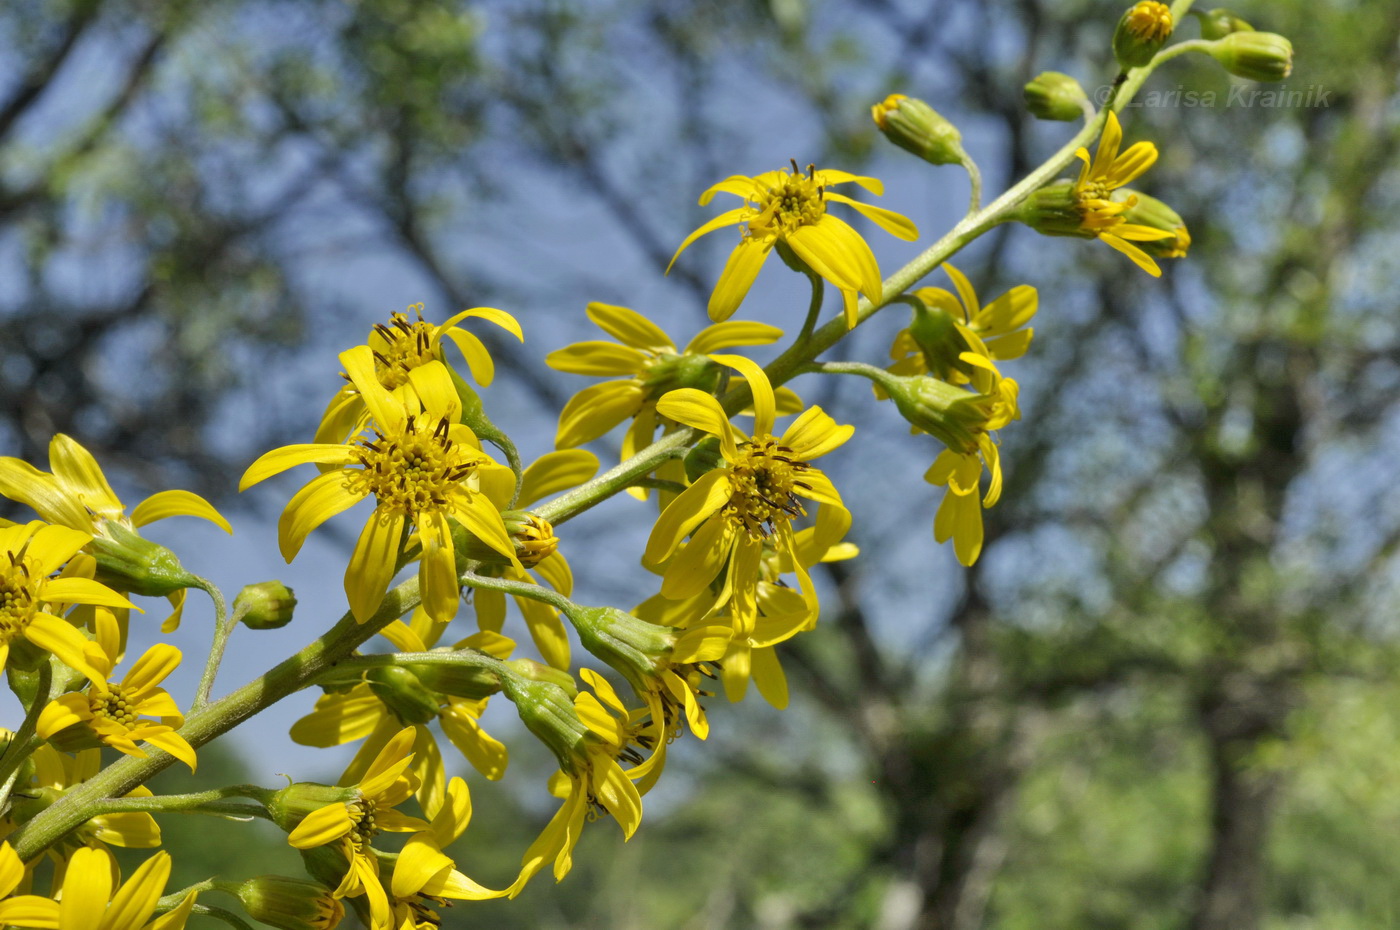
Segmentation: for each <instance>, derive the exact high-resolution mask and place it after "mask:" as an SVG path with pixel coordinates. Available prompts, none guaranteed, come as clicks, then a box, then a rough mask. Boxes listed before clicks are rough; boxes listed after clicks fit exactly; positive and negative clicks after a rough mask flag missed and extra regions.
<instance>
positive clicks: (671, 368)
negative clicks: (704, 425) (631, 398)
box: [642, 355, 726, 398]
mask: <svg viewBox="0 0 1400 930" xmlns="http://www.w3.org/2000/svg"><path fill="white" fill-rule="evenodd" d="M725 375H726V371H725V368H724V366H723V365H720V364H719V363H718V362H715V361H712V360H711V359H710V357H709V356H708V355H667V356H663V357H662V358H661V360H659V361H657V362H654V363H653V364H652V365H651V366H650V367H649V368H647V373H646V375H645V376H644V377H643V379H642V380H643V381H644V382H645V383H646V386H647V393H648V396H650V397H653V398H656V397H661V396H662V395H664V394H666V393H667V392H668V391H674V390H677V389H679V388H687V387H688V388H695V389H696V390H697V391H704V392H705V393H706V394H713V393H714V392H715V391H716V390H717V389H718V388H719V384H720V381H721V380H723V378H724V377H725Z"/></svg>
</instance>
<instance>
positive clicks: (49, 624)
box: [24, 614, 106, 687]
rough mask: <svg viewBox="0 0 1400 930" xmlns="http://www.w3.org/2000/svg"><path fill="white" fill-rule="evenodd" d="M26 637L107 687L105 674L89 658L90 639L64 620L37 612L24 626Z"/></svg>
mask: <svg viewBox="0 0 1400 930" xmlns="http://www.w3.org/2000/svg"><path fill="white" fill-rule="evenodd" d="M24 638H25V639H27V640H29V641H30V642H31V643H33V644H34V645H36V646H38V647H39V648H40V649H43V650H44V651H45V652H51V653H53V654H54V655H56V656H58V658H59V659H60V660H61V661H62V662H63V664H64V665H67V666H68V667H69V668H71V669H73V670H75V671H78V672H81V673H82V674H83V675H85V676H87V678H88V679H90V680H91V681H93V682H95V683H97V684H98V687H106V682H105V676H104V675H102V674H100V673H99V671H98V670H97V669H95V668H93V667H92V664H91V663H89V662H88V660H87V654H86V646H87V644H88V639H87V638H86V637H85V636H83V634H81V633H79V632H78V631H77V630H76V629H74V628H73V627H71V626H69V625H68V624H67V623H65V622H64V621H62V620H60V619H58V618H57V617H51V616H49V615H48V614H35V615H34V616H33V617H31V618H30V620H29V623H28V625H26V626H25V628H24Z"/></svg>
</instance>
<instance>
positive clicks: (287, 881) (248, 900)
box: [220, 875, 345, 930]
mask: <svg viewBox="0 0 1400 930" xmlns="http://www.w3.org/2000/svg"><path fill="white" fill-rule="evenodd" d="M220 887H221V888H222V887H225V886H220ZM227 890H229V891H231V892H233V893H234V894H236V895H238V900H239V901H241V902H243V909H244V910H245V911H247V912H248V916H249V917H251V918H253V919H254V920H257V921H261V922H262V923H265V924H267V925H269V926H272V927H276V928H278V930H332V928H334V927H336V926H337V925H339V924H340V921H341V920H342V919H344V917H345V907H344V905H342V904H341V903H340V901H338V900H336V897H335V895H333V894H331V890H330V889H329V888H327V887H326V886H325V885H323V884H321V883H320V882H314V881H311V880H309V879H305V878H286V877H283V876H281V875H259V876H257V877H256V878H250V879H248V880H247V881H246V882H243V883H242V884H240V885H236V886H229V887H228V888H227Z"/></svg>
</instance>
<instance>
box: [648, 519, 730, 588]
mask: <svg viewBox="0 0 1400 930" xmlns="http://www.w3.org/2000/svg"><path fill="white" fill-rule="evenodd" d="M672 506H675V505H674V504H672ZM733 543H734V536H733V533H732V532H731V531H730V530H729V521H728V520H724V519H715V520H706V521H705V522H704V523H703V524H701V526H700V528H699V529H698V530H696V531H695V535H694V536H692V537H691V540H690V542H689V543H687V544H686V546H685V548H683V549H681V551H680V553H679V554H678V555H677V556H676V557H675V558H673V559H672V560H671V562H670V564H669V565H667V566H666V575H665V577H664V579H663V580H662V582H661V595H662V596H663V597H667V598H670V599H671V600H673V601H681V600H685V599H686V598H690V597H694V596H696V595H697V594H699V593H700V592H701V591H703V590H705V588H707V587H708V586H709V584H710V582H711V581H714V580H715V576H717V575H718V574H719V573H720V571H721V570H723V568H724V563H725V561H726V560H728V558H729V553H730V551H731V550H732V548H733Z"/></svg>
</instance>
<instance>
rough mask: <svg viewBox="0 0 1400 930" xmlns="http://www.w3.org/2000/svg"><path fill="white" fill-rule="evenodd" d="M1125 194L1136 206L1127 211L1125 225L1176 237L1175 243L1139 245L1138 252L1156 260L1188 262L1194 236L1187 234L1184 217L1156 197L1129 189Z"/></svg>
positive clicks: (1174, 238) (1154, 242)
mask: <svg viewBox="0 0 1400 930" xmlns="http://www.w3.org/2000/svg"><path fill="white" fill-rule="evenodd" d="M1122 192H1123V193H1124V194H1126V195H1127V199H1129V200H1130V201H1132V203H1133V205H1132V206H1131V207H1129V208H1128V209H1127V210H1126V211H1124V213H1123V222H1125V223H1131V224H1133V225H1135V226H1147V227H1150V228H1152V229H1160V230H1163V231H1165V232H1169V233H1171V234H1172V236H1173V238H1171V239H1155V240H1152V241H1150V242H1139V243H1137V245H1138V248H1140V249H1142V250H1143V251H1144V252H1146V253H1147V254H1149V255H1152V256H1155V257H1156V258H1185V257H1186V253H1187V252H1188V251H1189V250H1190V248H1191V234H1190V233H1189V232H1188V231H1187V229H1186V223H1185V221H1183V220H1182V218H1181V214H1179V213H1177V212H1176V211H1175V210H1173V209H1172V208H1171V207H1169V206H1167V205H1166V204H1165V203H1163V202H1162V201H1160V200H1158V199H1157V198H1156V197H1151V196H1149V195H1147V194H1139V193H1138V192H1136V191H1133V190H1129V189H1128V188H1126V187H1125V188H1123V190H1122Z"/></svg>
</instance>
